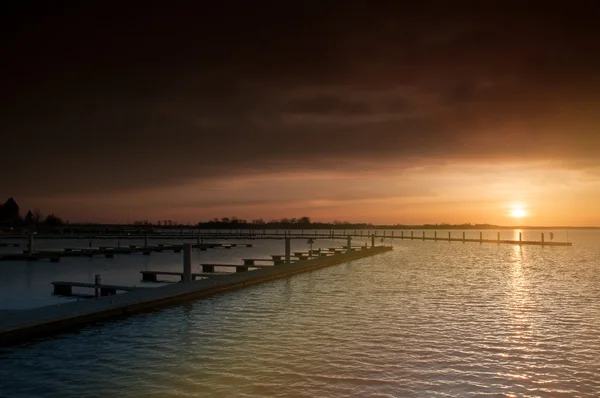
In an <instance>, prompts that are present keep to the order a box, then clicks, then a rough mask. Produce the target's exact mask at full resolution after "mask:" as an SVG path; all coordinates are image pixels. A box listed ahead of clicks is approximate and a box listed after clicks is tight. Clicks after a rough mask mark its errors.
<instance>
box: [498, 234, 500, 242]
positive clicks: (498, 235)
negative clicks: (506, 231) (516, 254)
mask: <svg viewBox="0 0 600 398" xmlns="http://www.w3.org/2000/svg"><path fill="white" fill-rule="evenodd" d="M498 241H500V232H498Z"/></svg>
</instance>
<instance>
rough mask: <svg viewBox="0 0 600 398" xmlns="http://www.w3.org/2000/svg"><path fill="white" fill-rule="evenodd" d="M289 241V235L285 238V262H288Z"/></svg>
mask: <svg viewBox="0 0 600 398" xmlns="http://www.w3.org/2000/svg"><path fill="white" fill-rule="evenodd" d="M290 242H291V239H290V238H289V237H286V238H285V263H286V264H290Z"/></svg>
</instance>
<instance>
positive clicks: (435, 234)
mask: <svg viewBox="0 0 600 398" xmlns="http://www.w3.org/2000/svg"><path fill="white" fill-rule="evenodd" d="M433 239H434V240H437V231H433Z"/></svg>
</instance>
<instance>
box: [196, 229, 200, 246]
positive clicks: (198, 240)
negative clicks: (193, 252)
mask: <svg viewBox="0 0 600 398" xmlns="http://www.w3.org/2000/svg"><path fill="white" fill-rule="evenodd" d="M196 244H197V245H199V244H200V230H198V235H196Z"/></svg>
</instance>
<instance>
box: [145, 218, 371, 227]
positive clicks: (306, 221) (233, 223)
mask: <svg viewBox="0 0 600 398" xmlns="http://www.w3.org/2000/svg"><path fill="white" fill-rule="evenodd" d="M133 225H135V226H143V227H161V228H182V227H188V228H192V227H193V228H201V229H211V228H212V229H233V228H237V229H321V228H347V229H351V228H355V229H359V228H372V227H373V224H368V223H351V222H348V221H339V220H335V221H330V222H313V221H312V220H311V218H310V217H307V216H304V217H298V218H281V219H277V220H269V221H266V220H264V219H262V218H258V219H253V220H244V219H241V218H238V217H235V216H232V217H223V218H213V219H212V220H210V221H201V222H199V223H197V224H195V225H191V224H187V225H184V224H180V223H178V222H176V221H173V220H158V221H155V222H151V221H148V220H143V221H135V222H134V223H133Z"/></svg>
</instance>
